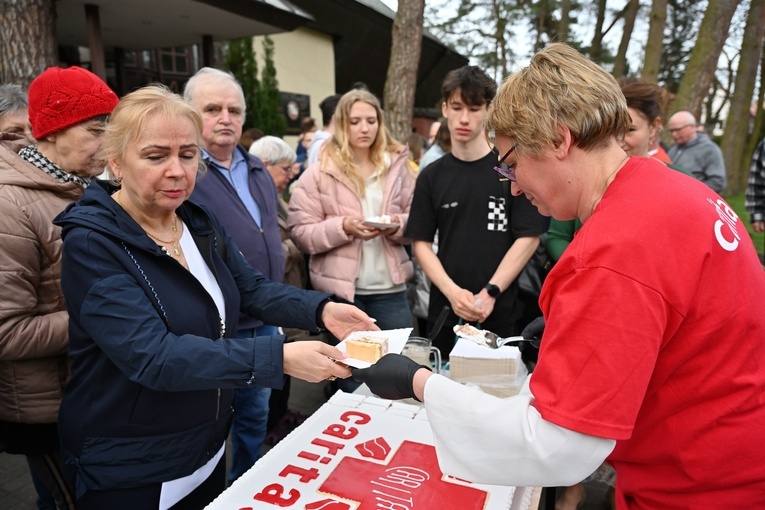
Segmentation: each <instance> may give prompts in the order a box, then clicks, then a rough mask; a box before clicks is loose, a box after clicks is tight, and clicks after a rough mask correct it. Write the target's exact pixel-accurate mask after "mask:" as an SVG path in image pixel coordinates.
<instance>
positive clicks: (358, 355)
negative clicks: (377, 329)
mask: <svg viewBox="0 0 765 510" xmlns="http://www.w3.org/2000/svg"><path fill="white" fill-rule="evenodd" d="M345 351H346V353H348V356H349V357H351V358H354V359H358V360H361V361H368V362H370V363H376V362H377V360H379V359H380V358H382V357H383V356H385V355H386V354H388V339H387V338H385V337H379V336H362V337H360V338H357V339H355V340H346V342H345Z"/></svg>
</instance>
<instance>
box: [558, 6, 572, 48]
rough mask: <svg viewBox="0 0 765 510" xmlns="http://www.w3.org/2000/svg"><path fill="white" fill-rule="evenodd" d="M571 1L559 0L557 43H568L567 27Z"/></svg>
mask: <svg viewBox="0 0 765 510" xmlns="http://www.w3.org/2000/svg"><path fill="white" fill-rule="evenodd" d="M570 13H571V0H561V2H560V21H559V22H558V42H567V41H568V25H569V22H570V19H569V18H570Z"/></svg>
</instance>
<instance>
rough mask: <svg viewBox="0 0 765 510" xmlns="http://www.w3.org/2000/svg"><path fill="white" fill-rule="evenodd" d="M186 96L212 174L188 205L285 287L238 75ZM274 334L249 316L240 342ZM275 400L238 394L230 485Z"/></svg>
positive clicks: (210, 74)
mask: <svg viewBox="0 0 765 510" xmlns="http://www.w3.org/2000/svg"><path fill="white" fill-rule="evenodd" d="M183 95H184V98H185V99H186V100H187V101H188V102H189V103H191V104H192V105H193V106H194V107H195V108H196V109H197V110H198V111H199V113H200V114H201V115H202V120H203V122H204V127H203V132H202V143H203V147H202V154H203V159H204V161H205V162H206V163H207V173H206V174H205V175H204V176H202V177H201V178H200V179H198V180H197V184H196V188H195V189H194V193H193V194H192V196H191V200H192V201H195V202H197V203H199V204H202V205H204V206H207V207H208V208H209V209H211V210H212V211H213V213H215V215H216V216H217V217H218V218H219V219H220V221H221V223H223V225H224V227H225V228H226V230H227V231H228V233H229V234H230V235H231V237H232V238H233V239H234V242H235V243H236V244H237V246H238V247H239V249H240V250H241V251H242V254H243V255H244V257H245V258H246V259H247V262H249V263H250V265H251V266H252V267H254V268H255V269H257V270H258V271H260V272H261V273H263V274H264V275H265V276H267V277H268V278H269V279H271V280H273V281H277V282H281V281H283V279H284V264H285V261H284V252H283V250H282V244H281V237H280V235H279V220H278V215H277V203H276V187H275V185H274V181H273V180H272V179H271V176H270V175H269V174H268V171H267V170H266V167H265V165H264V164H263V163H262V162H261V161H260V160H259V159H258V158H256V157H254V156H252V155H250V154H249V153H248V152H247V151H246V150H245V149H244V147H242V146H241V145H239V138H240V137H241V135H242V126H243V124H244V120H245V115H246V109H245V102H244V92H243V90H242V87H241V85H240V84H239V83H238V82H237V80H236V78H234V76H233V75H231V74H229V73H226V72H223V71H220V70H217V69H212V68H209V67H205V68H202V69H200V70H199V71H198V72H197V73H196V74H195V75H194V76H192V77H191V79H190V80H189V81H188V83H187V84H186V88H185V90H184V94H183ZM275 334H277V328H276V326H274V325H269V324H263V322H261V321H259V320H256V319H253V318H252V317H249V316H241V317H240V319H239V331H238V332H237V335H238V337H239V338H253V337H255V336H269V335H275ZM270 395H271V389H270V388H265V387H260V386H255V387H252V388H244V389H237V390H236V392H235V396H234V409H235V413H234V420H233V423H232V426H231V435H230V438H231V449H232V461H231V470H230V471H229V475H228V481H229V484H231V483H232V482H233V481H234V480H236V479H237V478H238V477H239V476H241V475H242V474H243V473H244V472H245V471H247V470H248V469H249V468H250V467H252V465H253V464H254V463H255V461H257V460H258V458H260V451H261V448H262V445H263V439H264V438H265V435H266V429H267V423H268V400H269V397H270Z"/></svg>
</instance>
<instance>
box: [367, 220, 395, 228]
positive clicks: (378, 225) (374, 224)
mask: <svg viewBox="0 0 765 510" xmlns="http://www.w3.org/2000/svg"><path fill="white" fill-rule="evenodd" d="M362 225H366V226H367V227H374V228H398V227H400V226H401V224H400V223H377V222H374V221H365V222H363V223H362Z"/></svg>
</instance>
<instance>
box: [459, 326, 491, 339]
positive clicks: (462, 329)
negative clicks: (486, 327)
mask: <svg viewBox="0 0 765 510" xmlns="http://www.w3.org/2000/svg"><path fill="white" fill-rule="evenodd" d="M454 332H455V333H457V335H458V336H461V337H463V338H470V339H473V338H484V334H483V331H481V330H480V329H478V328H476V327H475V326H471V325H470V324H461V325H459V326H454Z"/></svg>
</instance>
